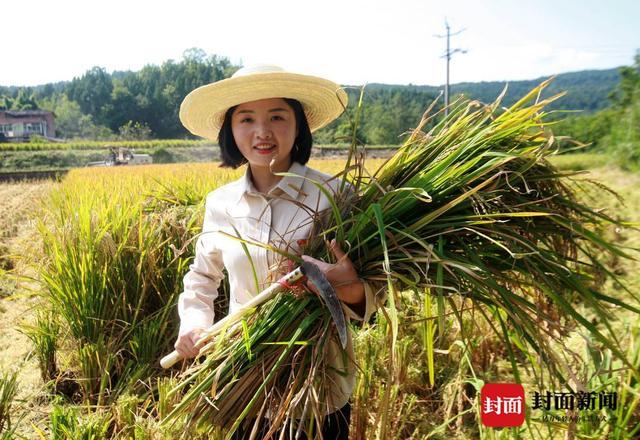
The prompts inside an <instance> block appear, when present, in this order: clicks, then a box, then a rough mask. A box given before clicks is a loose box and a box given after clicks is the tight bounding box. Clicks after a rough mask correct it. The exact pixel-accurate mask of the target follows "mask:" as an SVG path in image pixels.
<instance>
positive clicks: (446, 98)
mask: <svg viewBox="0 0 640 440" xmlns="http://www.w3.org/2000/svg"><path fill="white" fill-rule="evenodd" d="M444 26H445V27H446V28H447V35H434V37H438V38H446V39H447V51H446V52H445V53H444V55H443V56H441V57H440V58H446V59H447V83H446V85H445V87H444V107H445V108H444V116H445V117H447V115H448V114H449V62H450V61H451V55H453V54H454V53H456V52H460V53H467V51H466V50H465V49H457V48H456V49H453V50H451V45H450V42H449V39H450V37H452V36H453V35H458V34H459V33H461V32H463V31H464V29H460V30H459V31H457V32H455V33H453V34H452V33H451V29H450V27H449V22H448V21H447V19H446V18H445V19H444Z"/></svg>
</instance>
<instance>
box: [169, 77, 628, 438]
mask: <svg viewBox="0 0 640 440" xmlns="http://www.w3.org/2000/svg"><path fill="white" fill-rule="evenodd" d="M547 84H548V82H545V83H543V84H541V85H540V86H538V87H536V88H535V89H533V90H532V91H531V92H530V93H529V94H527V95H526V96H524V97H523V98H522V99H520V100H519V101H518V102H516V103H515V104H514V105H513V106H511V107H509V108H507V109H502V108H501V107H500V99H501V97H500V98H498V100H497V101H496V102H494V103H493V104H491V105H482V104H480V103H478V102H475V101H466V100H459V101H457V102H455V103H454V104H453V105H452V106H451V108H450V110H449V116H448V117H444V118H441V119H437V118H436V116H438V117H439V116H440V115H436V116H434V115H430V114H428V113H427V114H426V115H425V117H424V119H423V120H422V121H421V122H420V124H419V125H418V127H417V128H416V130H415V131H414V132H413V133H412V135H411V136H410V137H409V138H408V140H407V141H406V142H405V144H404V145H403V146H401V147H400V149H399V150H398V152H397V153H396V154H395V155H394V156H393V157H392V158H391V159H389V160H388V161H387V162H386V163H385V164H384V165H382V167H380V168H379V169H378V170H377V171H376V172H375V173H369V172H368V170H367V168H366V167H365V166H364V163H363V162H362V161H361V160H360V158H359V157H358V156H357V155H353V163H351V160H352V157H351V156H350V157H349V158H348V160H347V166H346V168H345V171H344V172H343V173H341V175H342V176H343V177H347V178H348V179H349V180H351V182H352V184H353V188H355V192H356V194H355V196H353V195H352V194H349V193H346V192H344V193H342V194H340V195H339V196H338V197H336V198H335V199H334V200H333V207H332V210H331V213H330V215H329V216H328V217H325V218H321V219H318V221H317V230H316V234H314V235H313V238H314V239H313V240H311V241H310V243H309V245H308V247H307V248H306V249H304V252H305V253H307V254H310V255H313V256H316V257H320V258H322V257H324V259H325V260H328V261H331V258H332V257H331V255H328V254H327V251H326V248H325V239H326V238H327V237H329V236H330V235H335V236H336V237H337V239H338V241H339V243H343V244H344V246H342V247H343V248H345V249H348V250H349V256H350V258H351V259H352V260H353V261H354V263H355V264H356V265H357V266H358V267H359V273H360V275H361V277H362V278H364V279H365V280H367V281H368V282H370V283H372V284H373V285H376V286H381V290H386V291H387V293H388V295H387V307H386V308H382V309H380V312H381V313H383V314H384V316H385V320H386V322H387V324H386V328H387V333H386V335H385V338H386V341H385V343H386V344H388V347H389V352H388V353H389V362H388V365H389V366H390V367H389V368H388V370H387V371H386V372H385V373H384V375H383V380H384V383H385V385H384V387H383V392H382V394H381V397H380V400H381V401H380V404H379V405H380V412H379V414H380V416H381V418H380V419H379V420H377V421H376V424H377V425H378V426H380V431H378V432H377V433H376V435H377V437H378V438H386V437H387V436H388V435H389V433H390V432H391V431H389V429H390V426H389V418H388V417H389V414H390V413H391V411H392V409H391V408H392V402H393V399H394V397H395V396H396V395H397V377H398V374H399V372H400V371H401V369H400V368H397V365H398V364H399V359H402V357H403V350H404V347H403V346H402V345H401V344H399V342H398V334H399V328H400V326H401V325H402V323H401V322H400V320H399V314H398V301H399V292H401V291H403V290H415V291H419V292H423V294H424V295H433V301H431V300H425V303H426V304H427V305H428V306H429V308H431V304H433V303H435V304H436V310H437V314H438V315H437V319H438V322H439V323H440V324H442V321H443V318H444V310H445V305H446V307H448V308H449V309H450V311H451V313H452V314H453V316H455V318H456V320H457V321H458V322H459V326H460V327H463V326H464V322H463V315H464V313H465V312H466V310H463V307H465V308H468V309H470V310H472V313H474V316H475V320H476V322H477V321H478V320H479V321H481V322H484V324H485V325H486V326H487V328H488V329H490V331H491V332H493V333H494V334H495V336H496V337H497V338H498V340H499V341H500V343H501V344H502V345H503V347H504V348H505V356H506V357H507V359H508V360H509V363H510V366H511V373H512V374H513V377H514V379H515V381H516V382H522V378H521V373H520V370H519V368H518V360H519V359H520V358H522V357H525V358H527V359H528V360H530V361H531V362H532V364H533V365H532V367H533V368H532V372H533V374H534V375H535V376H536V377H535V380H536V381H538V382H539V383H542V382H544V381H545V380H553V381H559V382H560V383H566V381H567V379H566V374H567V371H566V370H565V369H564V365H565V364H566V359H565V358H564V357H565V355H566V353H564V352H563V351H562V350H560V351H558V346H559V345H558V344H556V342H559V341H561V340H562V338H563V337H565V336H566V334H567V330H568V329H570V328H573V327H576V326H577V327H578V328H581V329H582V330H583V331H585V332H587V333H588V334H590V335H591V336H592V337H593V338H594V340H595V341H597V342H598V343H599V344H602V345H603V346H604V347H607V348H608V349H610V350H611V351H612V353H613V354H614V355H615V356H616V357H617V358H619V359H621V360H622V361H623V362H625V363H627V365H629V360H628V359H627V357H626V355H625V353H624V352H623V351H622V350H621V345H620V340H619V336H618V335H617V334H616V333H615V332H614V331H613V329H612V328H611V326H610V325H609V320H610V318H611V317H612V315H611V313H610V312H609V310H608V308H609V307H610V306H617V307H621V308H624V309H627V310H628V311H629V312H632V313H634V314H637V313H640V310H639V309H638V307H637V306H636V305H635V304H630V303H627V302H622V301H620V300H618V299H616V298H613V297H610V296H606V295H604V294H603V293H602V292H601V291H599V290H597V287H594V286H593V283H592V281H593V280H594V273H595V272H601V273H605V274H606V275H608V276H611V277H612V278H615V275H614V274H612V273H610V272H608V271H607V269H606V268H605V267H604V266H603V265H602V264H601V263H600V260H599V256H600V255H601V254H603V253H607V254H611V255H616V256H618V257H620V258H628V257H629V255H628V254H627V253H626V252H625V251H624V250H623V249H622V248H620V247H619V246H617V245H615V244H612V243H610V242H608V241H607V240H605V239H603V238H602V237H601V236H599V235H598V234H597V233H596V232H594V231H595V230H596V229H597V227H599V225H602V224H619V225H621V224H622V223H621V222H620V221H619V220H616V219H614V218H611V217H609V216H607V215H606V214H605V213H603V212H601V211H599V210H597V209H592V208H591V207H589V206H587V205H584V204H583V203H581V202H580V201H579V200H578V198H577V196H576V191H577V190H578V189H576V187H575V186H574V185H573V184H572V181H571V176H572V174H571V173H570V172H565V173H563V172H560V171H558V170H557V169H555V168H554V167H553V166H552V165H551V164H550V163H549V161H548V160H547V158H548V157H549V156H551V155H552V154H553V153H554V152H555V149H554V147H555V139H554V137H553V135H551V134H550V133H549V131H548V130H547V125H546V116H547V114H546V113H545V106H546V105H548V104H549V103H550V102H552V101H553V100H554V99H557V98H558V96H555V97H552V98H549V99H545V100H539V99H538V97H539V96H540V94H541V91H542V90H543V89H544V88H545V87H546V86H547ZM423 127H431V128H430V129H429V130H428V131H423V130H422V129H423ZM247 243H248V244H252V245H258V244H256V243H249V242H247ZM285 256H286V257H287V258H288V259H290V260H293V261H299V257H298V256H296V255H289V254H287V255H285ZM629 293H630V294H631V295H632V296H633V294H632V293H631V292H629ZM285 298H287V296H286V295H284V296H282V297H280V298H276V299H274V300H272V301H270V302H268V303H266V304H264V305H263V306H262V307H261V308H259V310H258V312H257V313H256V314H255V315H253V316H250V317H243V318H242V319H243V321H242V323H241V324H242V325H240V322H238V324H237V325H234V323H233V322H229V323H228V325H229V327H228V328H229V331H228V332H227V333H226V334H224V335H216V336H215V337H214V336H213V335H212V336H211V337H209V338H208V340H207V342H208V344H207V345H205V347H204V348H203V349H202V350H201V355H205V356H204V360H202V361H201V362H199V363H196V364H195V365H194V366H193V367H192V368H191V369H190V370H188V371H187V372H186V373H185V375H184V380H183V382H182V383H181V384H180V385H179V386H177V387H176V389H175V390H174V392H175V393H181V392H183V391H184V392H185V395H184V398H183V402H182V403H181V404H179V405H178V406H177V407H176V408H175V409H174V411H173V412H172V413H171V414H170V415H169V416H168V418H167V421H166V423H167V424H169V423H170V422H171V420H172V419H174V418H176V417H182V416H184V415H188V416H189V417H190V418H191V420H192V421H193V423H194V424H195V425H201V424H203V423H212V424H214V425H217V426H221V427H223V428H224V429H225V430H226V431H227V432H228V433H229V434H228V435H230V433H231V432H233V431H234V430H235V429H237V428H238V427H239V426H240V425H241V424H242V423H243V422H244V420H245V419H247V420H249V419H252V418H259V417H260V416H261V415H262V414H264V413H265V411H268V413H269V414H270V419H271V427H272V429H271V431H270V435H273V434H274V433H275V431H276V430H277V429H278V428H280V427H283V426H284V427H288V429H289V430H292V431H294V432H295V431H296V430H298V431H299V430H307V432H311V431H313V429H314V425H315V426H316V427H319V421H321V420H322V419H321V414H322V412H321V411H320V408H322V407H323V406H324V405H325V404H326V403H325V401H324V399H325V398H326V395H325V394H324V391H325V390H326V387H327V384H326V383H324V382H323V380H325V377H326V376H325V374H323V372H324V370H323V368H324V364H323V360H322V356H321V355H319V353H323V350H324V349H325V347H326V344H328V341H329V340H330V339H331V338H333V337H334V331H335V330H334V327H333V326H332V325H331V320H330V319H329V317H328V316H327V314H326V313H323V312H321V311H318V310H317V308H316V307H317V305H316V304H313V302H310V303H308V306H309V307H308V308H303V307H302V306H300V304H303V303H304V298H305V297H304V296H303V297H302V299H301V300H300V299H299V300H298V301H297V302H296V304H295V306H294V305H292V304H288V303H286V299H285ZM380 299H382V297H381V298H380ZM576 302H580V303H583V304H584V305H585V307H587V308H588V309H589V310H590V312H591V313H592V314H593V315H594V316H595V317H596V319H598V321H599V322H601V323H602V324H603V325H602V326H596V325H594V324H593V323H592V322H591V321H589V320H587V319H585V317H584V316H583V315H582V314H581V313H580V312H578V311H577V310H576V308H575V307H574V304H575V303H576ZM292 307H297V308H293V309H292ZM292 310H293V311H292ZM426 312H427V313H430V312H429V311H428V310H427V311H426ZM311 316H314V320H320V323H322V325H319V324H317V323H316V322H315V321H314V325H313V326H310V323H309V321H308V320H307V318H309V317H311ZM428 317H429V318H430V317H431V316H430V315H429V316H428ZM441 328H442V327H441ZM267 334H268V335H270V337H272V338H275V339H276V340H275V341H274V340H273V339H270V340H269V341H267V343H265V341H264V340H263V339H261V337H262V335H267ZM424 334H425V338H424V341H425V346H426V352H427V356H428V357H431V356H432V354H430V353H431V352H432V351H433V349H432V347H431V341H430V340H431V339H432V338H433V337H434V334H435V333H434V328H433V326H427V328H426V329H425V332H424ZM554 341H556V342H554ZM469 342H470V341H469V336H468V335H463V339H462V340H461V341H460V343H461V344H462V346H463V347H467V346H469ZM283 364H286V365H288V366H290V368H286V369H282V368H280V367H281V365H283ZM464 380H466V381H467V383H473V384H476V385H478V384H480V382H478V381H477V380H475V379H473V381H472V382H469V380H468V379H466V378H465V379H464ZM461 381H462V378H460V383H462V382H461ZM458 396H461V394H460V393H459V394H458ZM228 401H234V402H236V401H237V402H243V405H242V406H241V407H242V408H243V409H242V410H237V409H236V408H234V407H230V406H229V405H225V402H228ZM461 402H463V400H461ZM462 407H464V404H463V403H462V404H460V405H459V407H458V410H460V409H461V408H462ZM299 414H304V415H307V416H309V417H310V418H309V420H310V421H309V422H305V423H300V424H297V423H296V422H295V420H296V418H297V415H299ZM303 425H304V426H303Z"/></svg>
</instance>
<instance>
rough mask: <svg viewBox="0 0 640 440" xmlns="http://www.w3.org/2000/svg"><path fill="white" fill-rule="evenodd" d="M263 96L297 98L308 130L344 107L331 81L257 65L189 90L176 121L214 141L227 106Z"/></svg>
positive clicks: (339, 90)
mask: <svg viewBox="0 0 640 440" xmlns="http://www.w3.org/2000/svg"><path fill="white" fill-rule="evenodd" d="M267 98H292V99H296V100H298V101H300V103H301V104H302V107H303V108H304V113H305V115H306V117H307V121H308V123H309V128H310V129H311V131H312V132H313V131H315V130H318V129H319V128H322V127H324V126H325V125H327V124H328V123H330V122H331V121H333V120H334V119H336V118H337V117H338V116H340V114H341V113H342V112H343V111H344V109H345V107H346V106H347V94H346V93H345V91H344V90H342V88H340V86H339V85H337V84H336V83H334V82H332V81H329V80H326V79H323V78H318V77H316V76H309V75H301V74H298V73H290V72H287V71H285V70H284V69H282V68H281V67H278V66H270V65H259V66H252V67H243V68H242V69H240V70H238V71H237V72H236V73H234V74H233V76H232V77H231V78H227V79H223V80H221V81H217V82H215V83H211V84H207V85H205V86H202V87H198V88H197V89H195V90H193V91H192V92H191V93H189V94H188V95H187V96H186V97H185V98H184V101H182V104H181V105H180V121H181V122H182V125H184V126H185V127H186V128H187V130H189V131H190V132H191V133H193V134H195V135H198V136H201V137H203V138H207V139H211V140H214V141H217V140H218V133H219V132H220V128H221V127H222V123H223V121H224V115H225V113H226V111H227V110H228V109H229V108H230V107H233V106H235V105H239V104H242V103H245V102H251V101H257V100H259V99H267Z"/></svg>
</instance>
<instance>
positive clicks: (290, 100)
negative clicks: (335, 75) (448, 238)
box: [175, 66, 375, 439]
mask: <svg viewBox="0 0 640 440" xmlns="http://www.w3.org/2000/svg"><path fill="white" fill-rule="evenodd" d="M346 102H347V97H346V94H345V93H344V91H342V90H341V89H340V87H339V86H338V85H337V84H335V83H332V82H330V81H327V80H325V79H322V78H316V77H311V76H306V75H298V74H293V73H288V72H285V71H283V70H282V69H280V68H277V67H274V66H260V67H254V68H245V69H241V70H240V71H238V72H237V73H236V74H235V75H234V76H233V77H232V78H229V79H227V80H223V81H219V82H217V83H213V84H209V85H207V86H203V87H201V88H199V89H196V90H194V91H193V92H191V93H190V94H189V95H188V96H187V97H186V98H185V100H184V102H183V104H182V106H181V111H180V118H181V121H182V122H183V124H184V125H185V127H187V128H188V129H189V130H190V131H191V132H193V133H194V134H198V135H200V136H203V137H206V138H209V139H215V138H217V139H218V143H219V144H220V150H221V156H222V159H223V163H222V166H225V167H231V168H238V167H240V166H241V165H243V164H247V169H246V172H245V175H244V176H243V177H242V178H240V179H239V180H237V181H235V182H231V183H230V184H227V185H225V186H223V187H221V188H218V189H216V190H215V191H213V192H211V193H210V194H209V195H208V196H207V199H206V206H205V220H204V225H203V233H202V234H201V236H200V237H199V239H198V243H197V246H196V255H195V259H194V261H193V264H191V266H190V268H189V272H188V273H187V274H186V275H185V277H184V291H183V292H182V294H181V295H180V299H179V311H180V318H181V324H180V332H179V336H178V339H177V341H176V343H175V348H176V351H177V352H178V354H179V355H180V356H181V357H183V358H190V357H195V356H197V354H198V352H199V349H200V345H201V344H200V343H199V341H200V340H201V336H202V335H203V333H204V332H205V331H206V329H207V328H208V327H210V326H211V324H212V323H213V320H214V316H213V301H214V300H215V298H216V296H217V288H218V285H219V284H220V282H221V280H222V279H223V277H224V275H223V269H226V271H227V273H228V277H229V285H230V296H231V297H230V307H229V313H230V314H233V313H234V312H237V311H238V310H240V309H241V306H242V304H245V303H247V302H249V301H251V300H252V298H255V297H256V296H258V295H259V294H260V292H262V291H263V290H264V289H266V288H267V287H269V286H270V285H271V284H272V283H273V282H274V281H276V280H278V279H279V278H280V277H281V276H282V275H283V274H284V273H286V272H289V271H290V270H291V268H292V267H291V261H290V260H295V261H298V262H301V261H303V260H304V261H305V264H308V263H311V264H314V265H315V266H317V267H318V268H319V270H320V271H321V272H322V273H323V274H324V276H325V277H326V279H327V280H328V282H329V283H330V284H331V285H332V287H333V289H334V290H335V293H334V294H333V295H334V297H335V296H337V298H338V299H339V300H341V301H342V302H343V303H344V304H345V308H344V309H345V311H346V313H347V316H348V317H350V318H352V319H356V320H363V319H364V320H368V318H369V317H370V316H371V314H372V313H373V310H374V308H375V298H374V296H373V293H372V289H371V288H370V287H369V286H368V284H366V283H363V282H362V281H361V280H360V279H359V277H358V273H357V271H356V268H355V267H354V265H353V263H352V262H351V260H350V259H349V257H348V256H347V255H346V254H345V252H343V251H342V249H341V245H342V244H341V243H336V242H335V241H333V242H331V243H330V244H329V249H330V252H331V255H332V256H333V257H335V261H336V263H335V264H332V263H328V262H324V261H320V260H317V259H315V258H313V257H311V256H309V255H304V254H305V246H306V245H305V243H307V241H308V239H309V238H310V237H311V235H312V234H313V233H314V232H313V231H314V227H315V226H316V219H317V218H318V217H319V216H321V215H322V214H323V213H325V212H329V211H331V205H332V203H333V201H332V200H330V197H328V196H327V194H332V197H333V198H339V197H341V194H340V190H341V188H342V187H343V185H341V181H340V180H339V179H336V178H332V177H331V176H329V175H327V174H324V173H321V172H320V171H317V170H314V169H312V168H309V167H307V166H306V163H307V162H308V160H309V157H310V153H311V147H312V143H313V140H312V136H311V132H312V131H314V130H317V129H319V128H321V127H322V126H324V125H326V124H328V123H329V122H331V121H332V120H333V119H335V118H336V117H338V116H339V115H340V114H341V113H342V111H343V110H344V108H345V106H346ZM286 172H288V173H287V174H286V175H283V174H282V173H286ZM344 194H347V193H344ZM315 234H316V235H317V234H318V232H317V231H316V232H315ZM246 240H250V241H251V242H250V243H249V242H247V241H246ZM287 257H288V258H287ZM288 287H290V286H288ZM298 288H299V289H302V290H306V291H313V292H315V291H316V289H315V286H313V285H301V286H298ZM309 297H310V295H306V299H305V298H304V296H303V297H302V298H300V299H299V301H298V299H295V298H294V300H295V301H294V302H295V303H296V305H295V306H294V305H293V303H292V305H291V307H300V305H302V307H304V304H309V303H308V301H309ZM311 297H313V295H311ZM336 303H337V300H336ZM337 310H338V311H340V313H342V309H341V308H340V307H337ZM306 312H308V313H312V314H313V313H316V314H317V313H319V312H320V310H319V308H318V303H315V306H314V307H311V308H310V310H306ZM289 313H292V312H291V311H289ZM292 317H293V318H295V314H293V313H292ZM319 322H321V320H315V321H314V323H315V324H314V325H317V324H318V323H319ZM290 324H291V325H295V323H293V322H292V323H290ZM343 325H344V323H343ZM301 328H302V327H301ZM273 336H274V337H275V338H276V341H280V338H282V337H284V336H282V335H280V334H275V335H273ZM335 342H336V341H332V343H331V344H329V348H328V350H327V353H326V361H327V363H328V364H329V365H331V369H330V371H329V372H327V373H326V375H327V376H328V377H329V379H328V380H327V381H326V383H327V384H330V385H327V387H326V388H327V389H326V390H325V389H319V390H317V392H318V393H319V395H320V396H322V398H323V400H324V402H323V403H322V407H323V410H319V409H316V410H315V412H314V415H315V416H316V417H315V420H319V421H320V423H319V424H318V430H321V431H322V435H323V437H324V438H331V439H342V438H344V439H346V438H348V430H349V413H350V405H349V397H350V395H351V393H352V391H353V388H354V384H355V368H354V365H353V361H352V360H353V358H354V351H353V346H352V341H351V338H350V337H348V338H346V340H344V344H345V346H346V351H345V350H343V349H342V348H340V347H339V345H338V344H337V343H335ZM323 356H325V355H323ZM272 361H273V359H272V358H271V357H270V356H266V357H265V358H264V359H260V358H258V359H257V360H256V361H255V362H256V363H257V364H259V365H262V367H260V370H261V371H263V370H264V371H272V372H275V371H279V373H278V374H280V375H281V376H280V378H282V377H289V376H291V375H293V374H294V373H293V367H292V366H289V367H286V368H285V367H283V368H284V369H283V368H280V369H279V370H278V368H276V367H273V366H270V365H271V362H272ZM205 362H206V361H205ZM237 374H239V375H240V376H242V375H241V374H240V373H237ZM245 376H246V375H245ZM241 380H247V377H243V378H242V379H241ZM279 380H280V379H278V380H275V383H276V384H277V383H278V381H279ZM268 382H269V381H268V380H267V379H264V384H263V385H262V386H263V387H267V388H269V387H274V388H277V386H276V385H274V383H272V382H271V383H269V384H268ZM281 392H282V390H279V391H278V393H281ZM256 393H257V394H256V395H259V396H261V395H263V393H262V392H256ZM268 393H270V391H269V392H268ZM253 394H254V390H249V391H247V392H244V393H243V396H242V398H240V400H238V401H237V402H233V403H232V402H228V401H225V403H224V405H221V407H219V408H220V409H219V411H218V413H220V414H223V415H222V416H220V418H221V419H228V418H231V419H232V420H231V421H230V422H228V423H226V426H224V428H225V429H229V431H230V432H229V433H228V434H229V435H234V436H235V437H234V438H245V437H247V436H248V435H249V433H250V432H251V430H252V429H253V428H250V425H251V424H252V423H253V425H254V426H255V427H256V428H255V429H259V430H260V432H262V434H265V435H266V433H267V432H268V431H269V430H278V429H279V428H280V427H281V426H282V424H283V420H282V418H280V417H271V419H270V420H269V421H268V422H267V421H266V420H264V414H271V415H272V416H273V415H275V414H277V413H278V410H277V408H280V407H281V405H282V399H276V400H278V402H276V403H274V405H273V408H271V407H268V405H267V410H266V412H263V411H264V410H263V409H260V408H259V406H261V405H254V404H253V403H254V402H253V401H252V402H248V401H247V402H244V404H243V402H242V399H245V398H246V396H251V395H253ZM276 394H277V393H276ZM272 400H273V399H272ZM267 401H268V400H266V401H265V404H266V403H267ZM272 403H273V402H272ZM318 403H319V402H318ZM231 404H235V407H233V406H232V407H229V405H231ZM245 406H246V409H245ZM294 406H295V405H293V404H292V409H291V414H294V412H295V411H298V410H301V408H298V409H295V408H293V407H294ZM227 407H229V408H228V409H225V408H227ZM229 414H233V415H232V416H229ZM245 417H246V418H247V421H248V423H244V424H243V425H240V422H241V421H242V419H243V418H245ZM323 417H324V422H322V419H323ZM289 423H290V424H292V425H293V424H298V425H302V424H303V423H300V422H291V421H290V422H289ZM286 424H287V423H286V422H285V425H286ZM258 427H259V428H258ZM295 428H296V429H297V426H296V427H295ZM234 431H235V433H234ZM269 435H271V434H269Z"/></svg>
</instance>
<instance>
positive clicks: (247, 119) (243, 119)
mask: <svg viewBox="0 0 640 440" xmlns="http://www.w3.org/2000/svg"><path fill="white" fill-rule="evenodd" d="M251 121H252V119H251V118H242V119H240V122H251Z"/></svg>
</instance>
